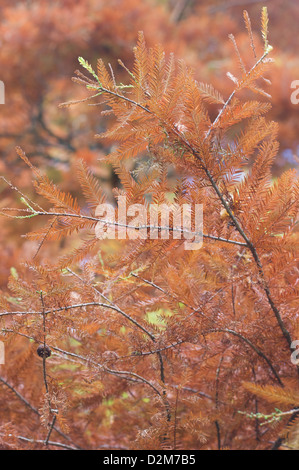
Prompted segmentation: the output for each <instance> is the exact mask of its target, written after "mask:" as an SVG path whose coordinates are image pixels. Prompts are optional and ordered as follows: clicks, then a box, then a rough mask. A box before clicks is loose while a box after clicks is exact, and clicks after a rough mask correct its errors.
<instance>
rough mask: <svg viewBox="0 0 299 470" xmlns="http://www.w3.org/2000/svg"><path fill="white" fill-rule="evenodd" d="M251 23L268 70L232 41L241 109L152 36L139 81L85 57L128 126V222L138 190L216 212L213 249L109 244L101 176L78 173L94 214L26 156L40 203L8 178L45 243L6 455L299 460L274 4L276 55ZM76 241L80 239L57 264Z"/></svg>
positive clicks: (15, 363) (209, 233)
mask: <svg viewBox="0 0 299 470" xmlns="http://www.w3.org/2000/svg"><path fill="white" fill-rule="evenodd" d="M244 20H245V26H246V29H247V32H248V42H249V46H250V49H251V52H252V65H251V68H249V69H248V68H246V66H245V63H244V61H243V60H242V57H241V55H240V53H239V49H238V45H237V43H236V41H235V38H234V37H233V36H231V41H232V45H233V48H234V50H235V53H236V54H237V58H238V61H239V65H240V73H239V75H238V76H233V75H232V74H230V73H229V74H228V76H229V78H231V80H232V85H233V90H232V92H231V94H230V96H229V97H228V98H225V97H222V96H221V94H220V93H219V92H218V91H217V90H215V89H214V88H213V87H212V86H210V85H207V84H204V83H199V82H197V81H196V80H195V78H194V73H193V71H192V70H190V69H189V68H188V67H186V65H185V64H184V62H183V61H177V60H176V59H175V58H174V57H173V56H171V55H170V56H169V57H166V55H165V54H164V52H163V50H162V48H161V47H160V46H156V47H154V48H152V49H147V47H146V44H145V40H144V37H143V35H142V33H140V34H139V38H138V42H137V45H136V47H135V49H134V56H135V62H134V67H133V69H132V70H127V72H128V81H127V83H126V84H123V83H119V84H118V83H117V77H116V76H115V75H114V73H113V72H112V71H111V69H109V68H107V67H106V66H105V64H104V63H103V61H101V60H99V61H98V64H97V70H96V71H95V70H94V69H93V68H92V66H91V65H90V64H89V63H88V62H87V61H86V60H85V59H84V58H79V62H80V65H81V66H82V67H83V69H85V71H86V73H87V74H83V73H82V69H81V70H80V71H77V72H76V77H75V78H74V81H75V82H77V83H79V84H81V85H84V86H86V87H87V89H88V93H89V95H88V100H92V102H93V103H96V104H98V105H99V106H101V110H102V113H103V114H104V115H107V114H108V115H109V116H110V117H111V116H114V118H115V119H114V124H113V125H112V126H111V127H109V129H107V131H106V132H104V133H103V134H102V135H100V136H97V137H98V138H100V139H105V142H111V144H112V145H111V147H112V151H111V153H110V154H109V155H108V156H107V162H109V163H110V164H111V165H112V166H113V168H114V170H115V172H116V173H117V175H118V176H119V178H120V181H121V185H122V187H121V189H120V188H115V189H114V197H115V207H116V211H117V205H118V202H119V198H120V197H121V196H124V195H125V196H126V200H127V204H128V205H129V204H133V203H134V204H135V203H139V204H143V205H145V206H146V207H147V206H148V205H149V201H152V202H155V203H158V204H162V203H165V204H168V205H170V204H172V202H176V203H178V204H184V203H192V204H195V203H198V204H203V211H204V216H203V240H204V241H203V246H202V248H201V249H199V250H194V251H188V250H184V240H183V239H175V238H174V237H171V236H170V238H169V239H164V240H161V239H154V240H152V239H149V238H147V239H142V238H141V237H138V233H139V229H138V228H136V239H130V240H128V239H124V240H115V241H113V242H112V241H111V240H99V239H98V238H97V237H96V234H95V229H96V226H97V224H98V222H99V218H98V216H97V211H96V208H97V206H98V205H99V204H101V203H103V202H105V201H106V194H105V192H104V191H103V190H102V188H101V186H100V184H99V182H98V181H97V179H96V178H95V177H94V176H93V175H92V173H91V172H90V170H89V169H88V167H87V165H86V164H85V163H84V162H80V163H79V164H78V165H77V176H78V181H79V183H80V185H81V188H82V195H83V196H84V198H85V200H86V202H85V203H84V204H83V203H82V204H81V203H79V202H78V201H77V200H76V199H75V198H74V197H73V196H72V195H71V194H66V193H64V192H63V191H61V190H60V189H59V188H58V187H57V186H56V185H55V184H53V183H52V182H51V180H50V179H49V178H48V177H47V176H45V175H44V174H43V173H42V172H41V171H39V169H37V168H36V167H34V166H33V165H32V164H31V162H30V161H29V159H28V158H27V157H26V155H25V152H24V151H23V150H22V149H20V148H17V152H18V154H19V155H20V157H21V158H22V159H23V161H24V162H25V163H26V164H27V165H29V167H30V168H31V169H32V173H33V176H34V183H33V184H34V187H35V190H36V193H37V195H38V197H37V198H36V199H35V200H31V199H30V198H29V197H27V196H26V195H24V194H22V193H21V192H20V191H19V190H18V189H17V188H15V187H14V186H13V183H9V182H8V183H9V184H10V186H11V189H12V190H13V191H15V192H16V193H17V194H18V197H19V199H20V204H22V206H19V207H17V208H14V209H12V208H6V209H3V210H2V213H3V215H5V216H9V217H14V218H15V222H16V223H19V222H20V220H18V219H22V220H23V219H29V223H30V226H31V227H32V225H35V222H36V226H35V229H34V231H31V232H30V233H28V234H27V237H28V238H29V239H31V240H36V246H37V248H36V253H35V256H34V257H33V259H32V261H31V262H30V263H26V264H23V265H21V264H20V266H17V267H16V268H15V269H13V270H12V274H11V277H10V280H9V291H7V292H2V295H1V312H0V318H1V330H0V332H1V340H2V341H4V343H5V351H6V364H5V366H1V376H0V391H1V394H0V403H1V410H2V421H1V425H0V445H1V446H2V448H17V449H23V448H25V449H28V448H34V449H39V448H41V449H43V448H47V447H48V448H51V449H58V448H65V449H78V448H82V449H107V448H108V449H172V450H176V449H219V450H220V449H225V448H226V449H270V448H279V447H280V446H288V447H289V448H294V447H295V448H296V446H297V448H298V445H299V443H298V417H297V407H298V406H299V395H298V379H299V375H298V371H299V369H298V367H297V366H296V364H294V363H293V362H292V361H291V354H292V353H294V350H295V347H294V343H293V342H294V341H295V340H297V339H299V328H298V318H297V317H296V309H297V308H298V294H299V292H298V259H297V258H296V251H297V247H298V231H297V230H296V222H297V221H298V210H299V198H298V193H299V184H298V179H296V174H295V172H294V171H287V172H286V173H284V174H283V175H282V176H281V177H280V178H279V179H276V180H275V181H273V180H272V177H271V165H272V163H273V161H274V159H275V156H276V154H277V150H278V144H277V140H276V136H277V125H276V124H275V123H274V122H269V121H268V120H267V118H266V117H265V114H266V113H267V111H268V110H269V109H270V104H269V101H270V100H269V89H270V86H269V83H268V80H267V79H266V75H267V69H268V67H269V64H270V63H271V59H270V58H269V55H270V53H271V51H272V47H271V46H270V44H269V41H268V15H267V10H266V9H265V8H264V9H263V10H262V38H263V42H264V49H263V50H262V51H258V48H257V47H256V46H255V45H254V40H253V33H252V30H251V23H250V18H249V16H248V14H247V12H244ZM246 64H247V61H246ZM120 65H121V66H122V67H123V68H125V69H126V65H125V64H123V63H122V62H121V61H120ZM244 91H246V94H245V96H251V98H248V100H247V101H244ZM84 101H86V100H84ZM74 102H75V101H74ZM74 102H73V103H64V104H63V105H62V106H70V105H72V104H74ZM81 106H83V104H82V105H81ZM97 109H99V108H97ZM109 122H110V121H109ZM252 157H254V163H253V166H251V167H249V166H248V160H249V158H252ZM132 161H133V162H134V167H132ZM132 168H133V169H132ZM170 174H172V175H175V177H172V178H171V177H170ZM116 230H119V227H116ZM69 239H72V240H75V241H76V242H77V241H78V240H81V243H80V245H79V244H76V247H75V248H73V249H72V250H71V251H70V252H69V253H67V254H66V253H63V254H62V255H61V256H57V258H56V259H53V258H51V259H48V258H47V257H46V256H45V255H44V247H45V245H46V244H47V243H49V242H50V241H51V240H54V241H55V240H60V241H61V240H69ZM8 404H9V406H8ZM277 407H278V408H277Z"/></svg>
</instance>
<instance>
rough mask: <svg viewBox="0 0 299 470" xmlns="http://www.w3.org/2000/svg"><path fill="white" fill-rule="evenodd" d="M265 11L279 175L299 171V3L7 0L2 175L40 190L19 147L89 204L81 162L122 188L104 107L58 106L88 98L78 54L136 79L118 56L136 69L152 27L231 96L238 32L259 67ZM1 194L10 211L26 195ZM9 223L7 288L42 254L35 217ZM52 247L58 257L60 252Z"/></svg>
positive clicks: (0, 53) (2, 267) (4, 225)
mask: <svg viewBox="0 0 299 470" xmlns="http://www.w3.org/2000/svg"><path fill="white" fill-rule="evenodd" d="M265 5H266V6H267V7H268V12H269V17H270V24H269V30H270V35H269V41H270V44H271V45H273V47H274V51H273V54H272V56H273V57H274V58H275V63H274V64H273V65H272V68H271V71H270V72H269V74H268V75H267V78H269V79H270V80H271V82H272V85H266V87H265V88H266V91H267V92H268V93H270V94H271V95H272V111H271V113H270V116H269V117H270V119H273V120H275V121H277V122H278V123H279V126H280V131H279V140H280V151H279V155H278V158H277V161H276V164H275V166H274V167H273V177H274V178H275V177H276V176H278V175H279V174H281V172H282V171H284V170H286V169H288V168H296V167H298V155H299V119H298V116H299V104H298V105H295V104H292V102H291V93H292V91H293V90H292V89H291V83H292V82H293V81H294V80H299V55H298V36H297V34H298V24H299V2H298V1H297V0H268V1H267V0H263V1H256V0H251V1H242V0H226V1H224V0H212V1H206V0H110V1H107V0H63V1H62V0H55V1H51V2H49V1H48V0H27V1H25V0H23V1H14V0H0V9H1V12H0V80H2V81H3V82H4V84H5V105H0V153H1V159H0V175H5V177H6V178H7V179H8V180H10V181H12V183H13V184H14V185H15V186H18V187H19V188H21V189H22V191H24V192H26V194H28V195H29V196H30V195H32V194H33V189H32V175H31V172H30V171H29V170H28V169H27V168H26V166H25V164H24V163H23V162H21V161H20V160H19V158H18V157H17V155H16V152H15V146H16V145H18V146H20V147H22V148H23V150H24V151H25V152H26V153H27V155H28V156H29V157H30V160H31V161H32V163H34V164H36V165H38V166H39V167H40V168H42V169H43V170H44V171H46V172H47V174H48V176H49V177H50V178H51V179H52V180H53V181H54V182H55V183H58V184H59V185H60V187H61V188H62V189H63V190H66V191H70V192H71V193H72V194H73V195H75V196H77V197H78V198H79V200H80V190H79V186H78V183H77V181H76V178H75V176H74V172H73V171H72V168H73V165H74V163H75V162H76V160H77V159H79V158H80V159H84V160H85V161H86V162H87V164H88V165H89V166H90V167H91V169H92V171H93V172H94V174H95V175H96V176H97V177H98V178H99V179H100V180H101V182H102V184H103V185H104V186H106V187H107V188H111V187H114V186H117V184H118V181H117V177H116V176H115V175H114V174H113V172H112V170H111V168H110V167H108V166H106V165H105V164H104V163H103V162H100V161H99V159H101V158H103V156H104V155H105V154H106V153H108V152H109V151H110V148H108V147H106V146H105V143H103V142H102V141H99V140H97V139H96V138H95V137H94V136H95V134H97V133H100V132H102V131H104V130H105V129H106V127H107V126H108V125H109V119H108V118H107V117H103V116H101V113H100V111H101V108H100V107H96V106H91V105H88V104H84V103H83V104H80V105H78V106H75V107H71V108H63V109H61V108H60V109H59V108H58V105H59V104H60V103H62V102H66V101H69V100H76V99H81V98H84V97H86V96H87V95H88V93H87V91H86V90H85V89H84V87H81V86H78V85H77V84H75V83H73V82H72V81H71V77H72V76H73V72H74V71H75V70H76V69H78V68H79V65H78V56H82V57H84V58H85V59H86V60H88V61H89V62H90V63H91V64H92V65H93V67H94V68H95V67H96V60H97V59H98V58H103V60H104V61H105V63H110V64H111V66H112V67H113V69H114V71H115V75H116V76H117V77H118V78H117V80H118V82H123V83H126V81H127V77H126V73H125V71H124V70H123V69H122V68H120V66H119V65H118V63H117V59H118V58H121V59H122V61H123V62H124V63H125V64H126V66H128V67H129V68H130V67H131V65H132V48H133V46H134V45H135V42H136V38H137V33H138V31H140V30H142V31H144V34H145V38H146V41H147V44H148V45H153V44H155V43H161V44H163V46H164V48H165V50H166V52H167V53H170V52H174V53H175V55H176V57H177V58H183V59H184V60H185V61H186V62H187V64H188V65H190V66H191V67H192V68H193V69H194V70H195V75H196V78H197V79H198V80H199V81H201V82H207V83H212V84H213V86H214V87H215V88H217V89H218V90H219V91H220V92H221V93H222V94H223V95H224V96H225V97H228V96H229V95H230V93H231V91H232V89H233V86H234V84H233V82H232V81H231V80H229V78H228V77H227V75H226V73H227V72H231V73H234V71H235V70H236V68H237V64H236V60H235V54H234V50H233V46H232V43H231V41H229V39H228V35H229V34H230V33H233V34H234V36H235V38H236V40H237V43H238V45H239V47H240V50H241V53H242V54H243V57H244V61H245V63H247V64H250V63H251V62H252V61H251V57H250V54H249V48H248V36H247V33H246V30H245V26H244V22H243V10H244V9H246V10H247V11H248V12H249V15H250V17H251V22H252V27H253V30H254V31H255V36H256V37H255V42H256V44H257V45H259V46H260V48H262V44H261V38H260V13H261V8H262V7H263V6H265ZM260 50H261V49H260ZM0 193H1V200H0V204H1V207H7V206H12V205H15V204H16V200H17V199H18V198H16V195H15V194H13V193H12V191H11V189H10V188H9V187H8V186H7V185H6V184H5V183H4V182H3V181H0ZM33 197H35V196H33ZM0 224H1V225H0V252H1V261H2V262H1V264H0V287H3V286H4V285H6V283H7V278H8V276H9V273H10V269H11V267H12V266H14V263H16V262H17V260H18V259H19V258H20V257H21V258H26V257H27V258H30V257H32V254H33V253H34V251H35V250H36V244H34V243H33V242H29V241H26V240H25V239H21V238H20V235H21V234H24V233H26V231H28V230H29V229H31V228H32V221H31V219H29V221H26V220H23V221H18V222H16V221H13V222H12V223H11V222H6V221H4V220H3V219H1V221H0ZM30 224H31V226H30ZM35 228H37V227H35ZM64 242H65V241H62V242H60V246H59V249H60V251H61V250H63V243H64ZM48 249H49V253H50V254H51V250H52V255H53V256H55V253H56V249H57V247H56V248H55V247H54V245H53V246H52V248H51V245H50V248H48Z"/></svg>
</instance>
